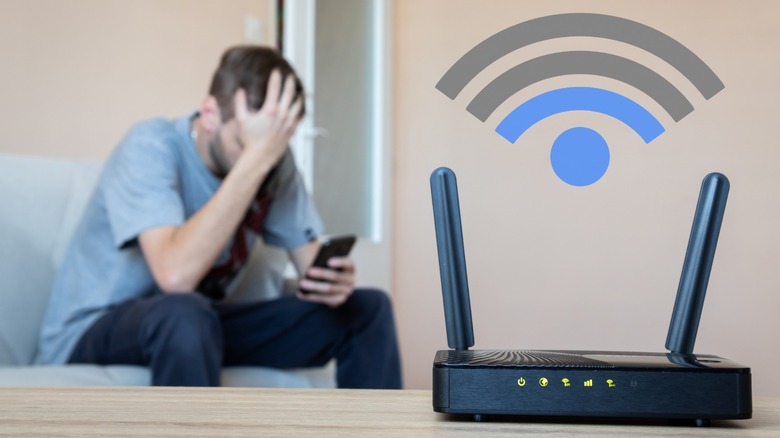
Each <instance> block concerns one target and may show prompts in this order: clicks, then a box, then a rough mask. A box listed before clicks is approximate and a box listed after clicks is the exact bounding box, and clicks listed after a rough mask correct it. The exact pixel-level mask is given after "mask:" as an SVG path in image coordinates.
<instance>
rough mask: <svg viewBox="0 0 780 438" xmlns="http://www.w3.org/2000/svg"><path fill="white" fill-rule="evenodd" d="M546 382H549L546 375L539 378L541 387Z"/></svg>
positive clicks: (545, 384)
mask: <svg viewBox="0 0 780 438" xmlns="http://www.w3.org/2000/svg"><path fill="white" fill-rule="evenodd" d="M548 383H550V382H548V381H547V377H542V378H541V379H539V386H541V387H542V388H544V387H545V386H547V384H548Z"/></svg>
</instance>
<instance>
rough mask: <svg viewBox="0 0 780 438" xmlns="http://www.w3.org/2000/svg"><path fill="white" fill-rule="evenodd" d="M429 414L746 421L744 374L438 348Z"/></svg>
mask: <svg viewBox="0 0 780 438" xmlns="http://www.w3.org/2000/svg"><path fill="white" fill-rule="evenodd" d="M433 409H434V411H436V412H442V413H449V414H472V415H473V414H481V415H484V414H498V415H501V414H506V415H526V416H577V417H584V416H591V417H623V418H661V419H737V418H740V419H742V418H750V416H751V413H752V404H751V381H750V369H749V368H747V367H745V366H743V365H739V364H737V363H734V362H731V361H729V360H727V359H723V358H720V357H717V356H712V355H700V356H697V355H693V356H687V355H686V356H681V355H672V354H663V353H633V352H615V351H536V350H533V351H531V350H466V351H454V350H443V351H439V352H438V353H436V358H435V359H434V362H433Z"/></svg>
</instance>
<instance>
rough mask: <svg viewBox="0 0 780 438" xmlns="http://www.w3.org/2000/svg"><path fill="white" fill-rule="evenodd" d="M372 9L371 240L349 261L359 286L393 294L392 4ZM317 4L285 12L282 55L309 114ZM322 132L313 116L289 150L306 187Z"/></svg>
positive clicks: (300, 1) (290, 4)
mask: <svg viewBox="0 0 780 438" xmlns="http://www.w3.org/2000/svg"><path fill="white" fill-rule="evenodd" d="M367 1H371V2H373V4H374V8H373V11H374V12H373V16H372V25H371V29H372V30H373V41H374V45H373V49H372V55H373V56H372V61H373V62H372V65H373V67H372V74H373V75H374V80H373V84H374V85H373V87H374V89H373V93H374V99H372V102H373V108H372V115H373V117H372V118H373V123H372V125H373V130H372V134H371V137H372V147H373V150H372V153H371V156H372V157H373V159H372V169H371V175H372V179H373V181H372V187H373V194H372V196H371V199H372V205H371V210H372V211H371V218H372V219H371V227H370V228H371V235H370V236H369V237H368V238H364V239H359V241H358V244H357V245H356V247H355V250H354V253H353V257H354V259H355V261H356V263H357V265H358V270H357V281H358V285H359V286H376V287H381V288H383V289H385V290H387V291H388V292H389V291H391V290H392V245H391V242H392V240H391V237H392V236H391V231H392V229H391V226H390V223H391V217H392V215H391V213H392V211H391V207H392V190H391V188H392V184H391V175H392V173H391V172H392V167H391V164H392V156H391V148H390V145H391V141H392V139H391V127H392V123H391V110H392V101H391V96H392V83H391V82H392V81H391V78H392V65H391V60H392V46H391V42H392V35H391V30H392V9H393V8H392V1H391V0H367ZM315 7H316V1H315V0H286V1H285V11H284V35H283V38H284V47H283V50H284V53H283V54H284V56H285V58H286V59H287V60H289V61H290V63H291V64H292V65H293V67H294V68H295V70H296V71H297V72H298V73H299V75H300V76H301V79H302V81H303V84H304V87H305V89H306V90H307V96H306V99H307V101H306V108H307V112H310V111H313V110H314V103H313V99H314V96H315V94H316V90H315V89H314V65H315V62H314V61H315V59H316V58H315V56H316V54H315V53H314V47H315V44H314V38H315V34H316V32H315V30H316V29H315ZM322 133H323V131H322V130H321V129H319V128H317V127H316V126H314V117H312V115H311V114H309V116H308V117H306V118H304V120H303V121H302V122H301V125H300V126H299V128H298V131H297V133H296V134H295V136H294V137H293V138H292V140H291V142H290V145H291V147H292V149H293V153H294V155H295V157H296V162H297V164H298V167H299V169H300V171H301V174H302V176H303V179H304V182H305V184H306V188H307V189H308V190H309V191H312V190H313V189H314V190H316V188H314V187H312V180H313V163H314V150H313V147H314V139H315V138H316V137H317V136H318V135H321V134H322Z"/></svg>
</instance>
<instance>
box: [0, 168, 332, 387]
mask: <svg viewBox="0 0 780 438" xmlns="http://www.w3.org/2000/svg"><path fill="white" fill-rule="evenodd" d="M99 172H100V164H99V163H96V162H86V161H71V160H60V159H51V158H40V157H29V156H20V155H9V154H0V206H2V207H1V208H2V212H0V385H14V386H25V385H47V386H51V385H122V386H138V385H149V383H150V375H149V370H148V369H147V368H144V367H138V366H114V365H112V366H97V365H65V366H32V365H31V363H32V362H33V359H34V357H35V355H36V351H37V340H38V331H39V329H40V325H41V319H42V317H43V314H44V312H45V309H46V305H47V303H48V300H49V293H50V291H51V286H52V282H53V280H54V275H55V273H56V271H57V267H58V266H59V265H60V263H61V261H62V258H63V257H64V255H65V254H64V253H65V248H66V245H67V244H68V240H69V239H70V236H71V234H72V232H73V230H74V228H75V226H76V224H77V222H78V220H79V219H80V216H81V213H82V211H83V209H84V207H85V205H86V202H87V201H88V199H89V197H90V196H91V194H92V190H93V188H94V184H95V182H96V181H97V177H98V174H99ZM252 257H253V258H257V257H263V258H264V259H266V260H269V259H270V260H273V261H274V263H272V264H264V266H267V268H265V269H264V270H262V271H261V270H252V271H248V272H247V273H245V275H244V276H243V278H241V279H239V281H238V282H237V284H239V285H240V287H237V288H235V289H236V290H240V291H241V293H234V294H232V295H231V296H230V299H231V300H234V301H241V300H257V299H271V298H273V296H272V295H269V293H268V292H267V291H279V290H281V287H282V283H283V281H284V279H283V276H282V274H281V273H282V272H284V267H285V265H286V259H285V255H284V252H283V251H280V250H277V249H274V248H270V247H265V246H263V245H260V244H258V246H257V247H255V248H254V249H253V253H252ZM264 291H265V293H264ZM334 376H335V373H334V365H333V363H330V364H328V366H326V367H324V368H316V369H296V370H277V369H270V368H262V367H228V368H225V369H223V371H222V384H223V386H263V387H302V388H306V387H334V386H335V379H334Z"/></svg>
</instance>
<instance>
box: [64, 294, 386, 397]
mask: <svg viewBox="0 0 780 438" xmlns="http://www.w3.org/2000/svg"><path fill="white" fill-rule="evenodd" d="M333 358H335V359H336V365H337V373H336V382H337V384H338V386H339V387H340V388H377V389H398V388H401V369H400V359H399V353H398V344H397V340H396V333H395V324H394V322H393V312H392V308H391V305H390V300H389V299H388V297H387V295H386V294H385V293H384V292H382V291H379V290H372V289H356V290H355V291H354V293H353V294H352V296H350V298H349V299H348V300H347V301H346V302H345V303H344V304H342V305H341V306H340V307H338V308H335V309H332V308H330V307H328V306H325V305H322V304H313V303H307V302H304V301H301V300H299V299H297V298H295V297H284V298H281V299H278V300H273V301H266V302H258V303H231V304H220V303H213V302H210V301H209V300H208V299H206V298H204V297H203V296H201V295H200V294H197V293H186V294H161V295H156V296H153V297H149V298H139V299H135V300H130V301H127V302H124V303H121V304H119V305H118V306H116V307H114V308H112V309H110V310H109V311H108V312H107V313H106V314H105V315H104V316H102V317H101V318H100V319H98V320H97V321H96V322H95V324H93V325H92V327H90V328H89V330H87V332H86V333H85V334H84V335H83V336H82V338H81V339H80V340H79V342H78V343H77V345H76V347H75V349H74V351H73V353H72V355H71V357H70V363H94V364H100V365H110V364H124V365H143V366H148V367H150V369H151V372H152V384H153V385H157V386H218V385H219V384H220V381H219V376H220V369H221V367H222V366H253V365H254V366H267V367H274V368H299V367H317V366H322V365H325V364H326V363H327V362H328V361H329V360H331V359H333Z"/></svg>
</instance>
